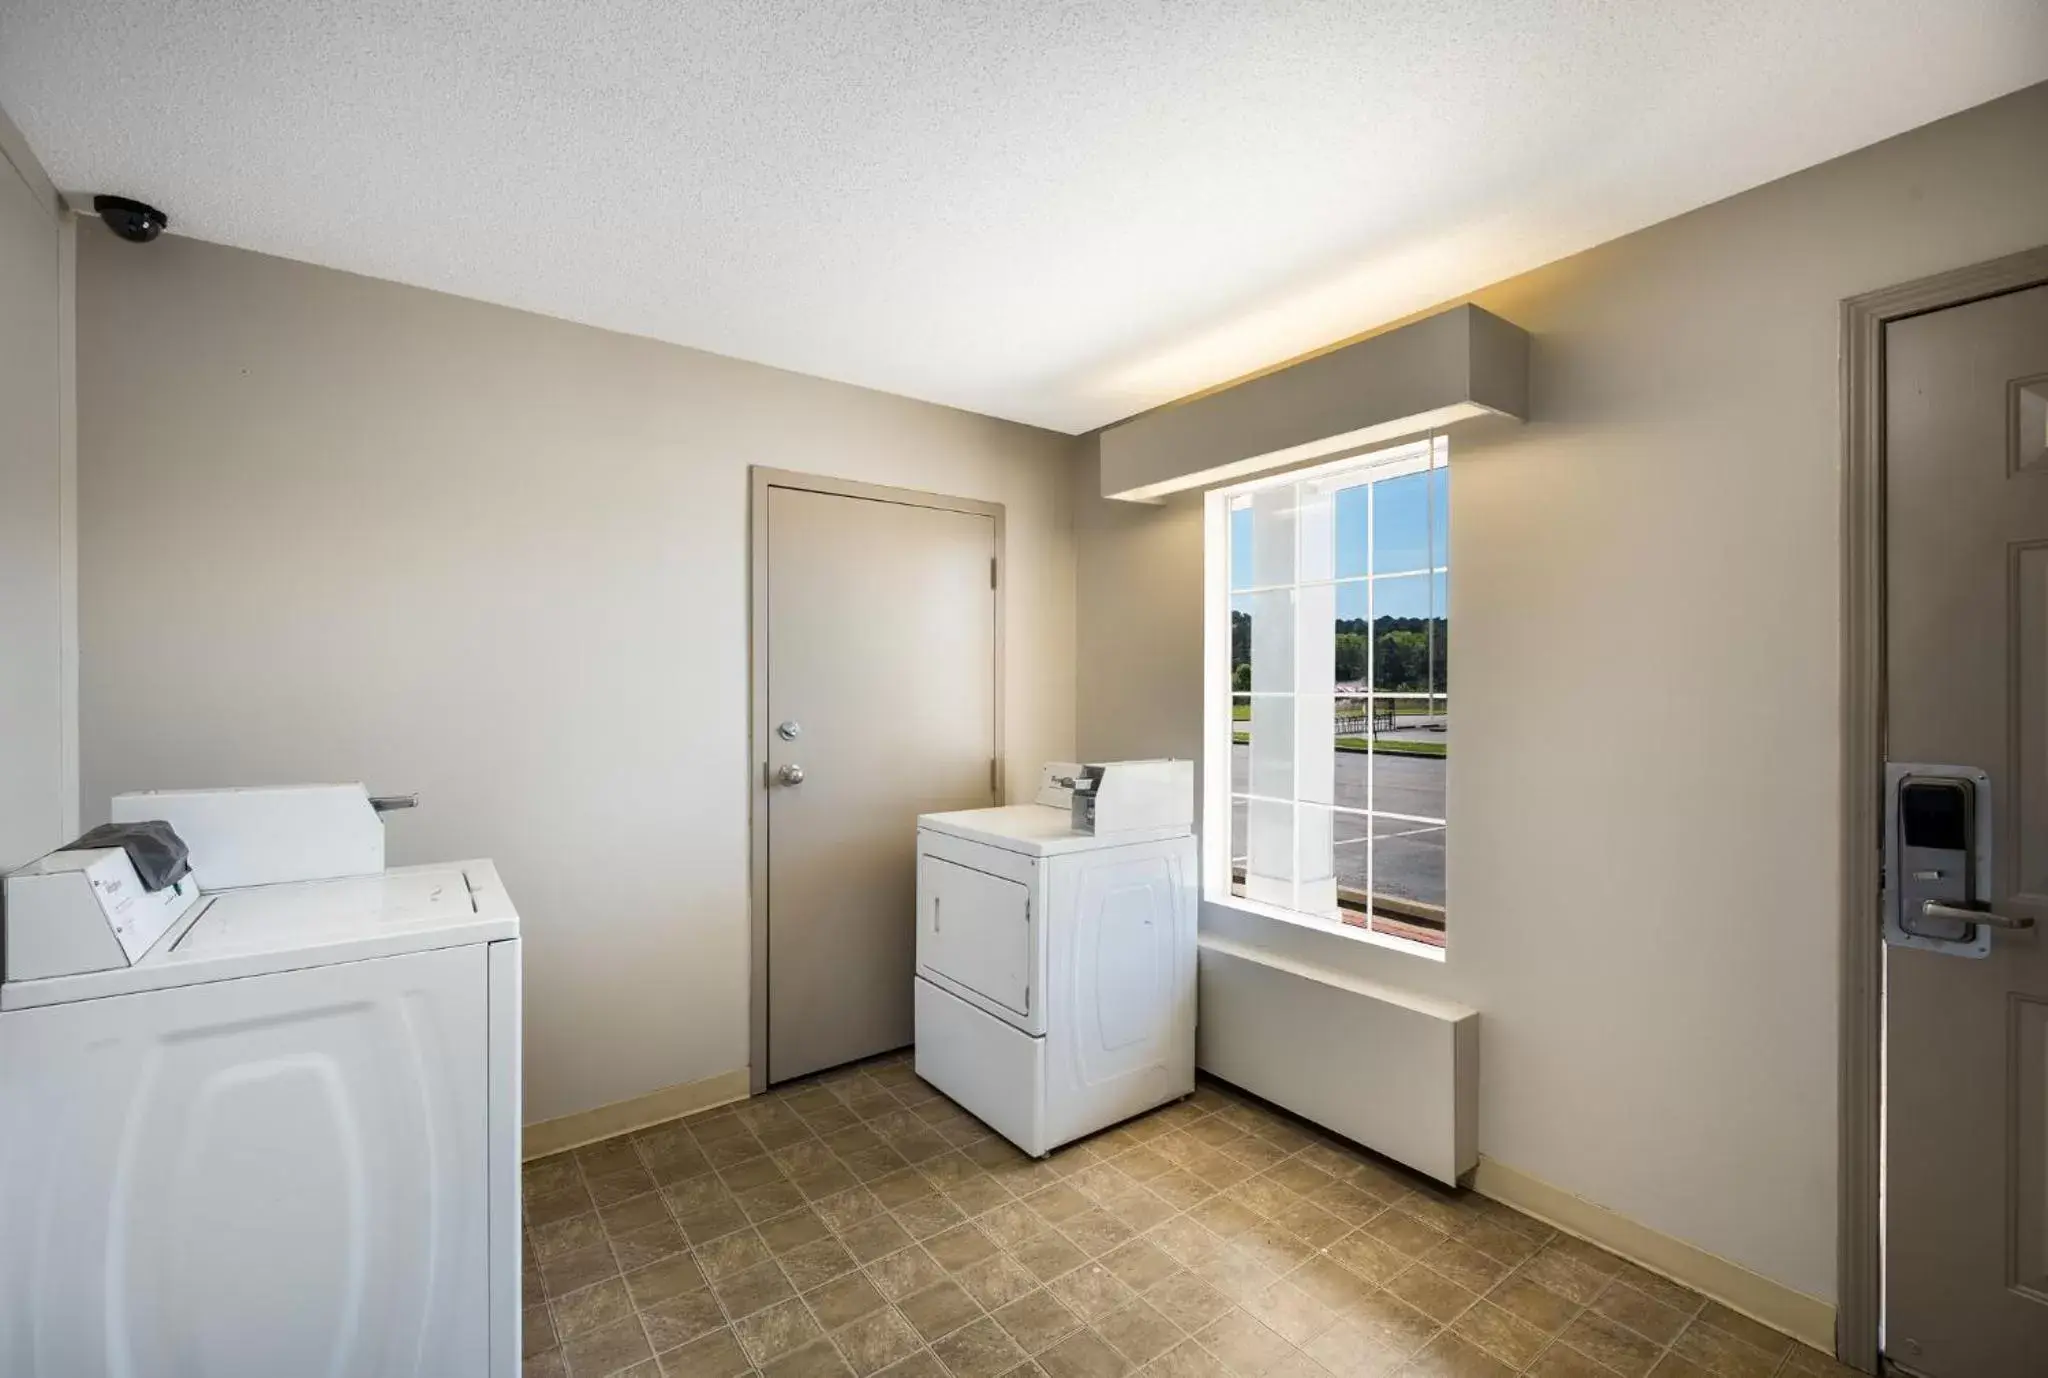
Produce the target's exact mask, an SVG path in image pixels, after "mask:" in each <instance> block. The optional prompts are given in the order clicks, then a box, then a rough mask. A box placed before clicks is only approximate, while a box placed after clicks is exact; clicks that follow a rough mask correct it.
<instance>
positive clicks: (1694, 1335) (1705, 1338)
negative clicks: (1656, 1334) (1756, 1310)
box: [1671, 1321, 1782, 1378]
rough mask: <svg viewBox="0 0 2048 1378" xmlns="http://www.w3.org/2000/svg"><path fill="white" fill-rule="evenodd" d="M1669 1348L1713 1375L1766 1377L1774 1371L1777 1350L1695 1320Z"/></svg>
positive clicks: (1780, 1355) (1722, 1376)
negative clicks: (1760, 1345)
mask: <svg viewBox="0 0 2048 1378" xmlns="http://www.w3.org/2000/svg"><path fill="white" fill-rule="evenodd" d="M1671 1350H1672V1352H1673V1353H1674V1354H1677V1355H1678V1356H1679V1357H1680V1358H1682V1359H1687V1360H1690V1361H1691V1362H1693V1363H1695V1364H1698V1365H1699V1366H1700V1367H1701V1368H1703V1369H1705V1370H1706V1371H1707V1372H1709V1373H1711V1374H1714V1375H1716V1378H1770V1375H1771V1374H1773V1373H1775V1372H1777V1369H1778V1362H1779V1359H1780V1358H1781V1357H1782V1353H1780V1354H1767V1353H1765V1352H1764V1351H1763V1350H1760V1349H1756V1348H1754V1347H1752V1346H1750V1345H1747V1344H1744V1343H1743V1342H1742V1341H1741V1340H1738V1339H1736V1338H1735V1337H1734V1336H1733V1335H1731V1334H1729V1333H1728V1332H1727V1331H1725V1330H1719V1329H1716V1328H1715V1327H1713V1326H1710V1325H1706V1324H1704V1323H1702V1322H1699V1321H1694V1322H1693V1323H1692V1324H1691V1325H1689V1326H1687V1327H1686V1328H1685V1330H1684V1332H1683V1333H1682V1334H1680V1335H1679V1337H1678V1338H1677V1340H1675V1341H1674V1342H1673V1343H1672V1346H1671Z"/></svg>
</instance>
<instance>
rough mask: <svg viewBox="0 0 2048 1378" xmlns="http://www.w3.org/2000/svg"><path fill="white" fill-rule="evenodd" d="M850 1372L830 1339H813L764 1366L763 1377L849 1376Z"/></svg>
mask: <svg viewBox="0 0 2048 1378" xmlns="http://www.w3.org/2000/svg"><path fill="white" fill-rule="evenodd" d="M849 1372H850V1370H848V1368H847V1367H846V1360H844V1359H843V1358H841V1357H840V1355H839V1351H838V1350H837V1349H835V1348H833V1347H832V1344H831V1343H830V1342H829V1341H826V1340H813V1341H812V1342H811V1343H810V1344H807V1345H803V1346H801V1347H799V1348H797V1349H794V1350H791V1351H790V1352H789V1353H788V1354H785V1355H783V1356H782V1357H781V1358H780V1359H777V1360H775V1361H774V1362H773V1363H770V1364H768V1365H766V1366H765V1367H763V1368H762V1370H761V1378H848V1374H849Z"/></svg>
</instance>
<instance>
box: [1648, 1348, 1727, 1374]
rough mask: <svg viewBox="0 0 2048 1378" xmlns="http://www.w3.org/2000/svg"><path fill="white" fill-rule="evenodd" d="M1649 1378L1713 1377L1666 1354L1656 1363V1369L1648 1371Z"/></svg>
mask: <svg viewBox="0 0 2048 1378" xmlns="http://www.w3.org/2000/svg"><path fill="white" fill-rule="evenodd" d="M1650 1378H1713V1375H1712V1374H1710V1373H1708V1372H1707V1371H1706V1370H1705V1369H1703V1368H1701V1367H1700V1366H1699V1365H1698V1364H1695V1363H1693V1362H1691V1361H1690V1360H1687V1359H1681V1358H1679V1357H1678V1356H1677V1355H1676V1354H1666V1355H1665V1356H1664V1357H1663V1358H1661V1359H1659V1360H1658V1361H1657V1367H1655V1368H1653V1369H1651V1370H1650Z"/></svg>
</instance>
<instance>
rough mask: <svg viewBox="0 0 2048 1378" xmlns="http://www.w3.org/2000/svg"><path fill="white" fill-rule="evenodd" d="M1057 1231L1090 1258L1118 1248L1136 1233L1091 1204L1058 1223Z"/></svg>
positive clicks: (1098, 1256)
mask: <svg viewBox="0 0 2048 1378" xmlns="http://www.w3.org/2000/svg"><path fill="white" fill-rule="evenodd" d="M1058 1228H1059V1232H1060V1233H1061V1234H1063V1235H1065V1236H1066V1237H1067V1238H1068V1239H1069V1240H1071V1241H1072V1242H1073V1244H1074V1246H1075V1247H1076V1248H1078V1249H1080V1250H1081V1252H1082V1253H1084V1254H1086V1255H1088V1257H1090V1258H1100V1257H1102V1255H1104V1254H1106V1253H1108V1252H1110V1251H1111V1250H1112V1249H1116V1248H1120V1247H1121V1246H1122V1245H1124V1244H1125V1243H1127V1242H1129V1240H1130V1239H1131V1238H1132V1237H1133V1236H1134V1235H1135V1234H1136V1231H1134V1230H1132V1229H1131V1227H1130V1226H1129V1225H1126V1224H1124V1222H1123V1221H1121V1220H1119V1219H1117V1218H1116V1217H1115V1216H1113V1215H1111V1214H1110V1213H1109V1212H1108V1211H1106V1210H1103V1209H1102V1208H1101V1207H1099V1206H1093V1207H1090V1208H1089V1209H1087V1210H1085V1211H1081V1212H1080V1213H1078V1214H1076V1215H1071V1216H1068V1217H1067V1218H1066V1219H1065V1220H1062V1221H1061V1222H1060V1223H1059V1227H1058Z"/></svg>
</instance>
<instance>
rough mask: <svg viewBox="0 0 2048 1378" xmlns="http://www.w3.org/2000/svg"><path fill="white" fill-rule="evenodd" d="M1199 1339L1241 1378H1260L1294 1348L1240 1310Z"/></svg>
mask: <svg viewBox="0 0 2048 1378" xmlns="http://www.w3.org/2000/svg"><path fill="white" fill-rule="evenodd" d="M1195 1338H1196V1339H1198V1340H1200V1341H1201V1342H1202V1347H1203V1348H1204V1349H1207V1350H1208V1351H1209V1352H1210V1353H1211V1354H1214V1355H1215V1356H1216V1357H1217V1358H1219V1359H1221V1360H1222V1361H1223V1363H1224V1366H1225V1367H1226V1368H1228V1369H1229V1370H1230V1371H1231V1372H1232V1373H1235V1374H1237V1375H1239V1378H1260V1375H1262V1374H1264V1373H1265V1372H1266V1371H1267V1370H1268V1369H1270V1368H1272V1367H1273V1366H1274V1365H1275V1364H1277V1363H1279V1362H1280V1360H1281V1359H1283V1358H1285V1357H1286V1356H1287V1354H1288V1352H1289V1351H1290V1350H1292V1349H1293V1348H1294V1346H1293V1345H1290V1344H1289V1343H1287V1341H1286V1340H1284V1339H1282V1338H1281V1337H1280V1336H1279V1335H1277V1334H1275V1333H1274V1332H1273V1331H1272V1330H1271V1329H1269V1328H1268V1327H1267V1326H1265V1325H1264V1324H1263V1323H1261V1322H1260V1321H1258V1320H1255V1319H1254V1318H1253V1317H1252V1316H1250V1315H1249V1314H1248V1313H1246V1312H1244V1311H1241V1310H1236V1309H1233V1310H1231V1311H1229V1312H1226V1313H1225V1314H1224V1315H1223V1316H1221V1317H1219V1318H1218V1319H1217V1320H1216V1321H1214V1322H1212V1323H1211V1324H1210V1325H1209V1326H1208V1327H1207V1328H1206V1329H1205V1330H1203V1331H1202V1333H1201V1334H1199V1335H1197V1336H1196V1337H1195Z"/></svg>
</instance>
